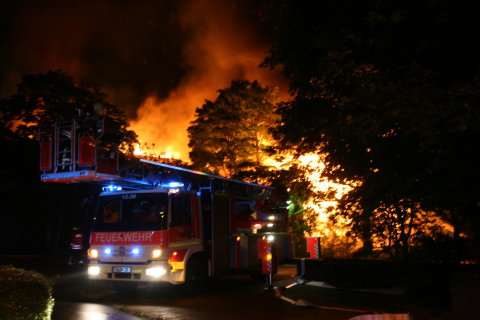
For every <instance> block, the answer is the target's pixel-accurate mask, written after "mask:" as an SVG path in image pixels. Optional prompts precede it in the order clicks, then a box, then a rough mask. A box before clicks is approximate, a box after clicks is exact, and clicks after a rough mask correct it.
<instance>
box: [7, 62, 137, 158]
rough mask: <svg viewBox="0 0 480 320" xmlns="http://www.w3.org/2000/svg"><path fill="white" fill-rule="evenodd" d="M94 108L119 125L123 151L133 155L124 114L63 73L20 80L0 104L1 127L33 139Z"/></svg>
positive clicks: (133, 136)
mask: <svg viewBox="0 0 480 320" xmlns="http://www.w3.org/2000/svg"><path fill="white" fill-rule="evenodd" d="M94 104H97V105H98V106H101V107H102V108H103V111H102V112H103V114H106V115H108V116H109V117H111V118H113V119H114V120H116V121H118V122H119V123H120V124H121V125H122V128H123V129H122V130H123V131H124V133H125V143H126V147H127V148H126V149H128V150H129V151H130V152H133V145H132V144H133V143H135V142H136V134H135V133H134V132H133V131H129V130H127V127H128V126H129V124H128V121H127V118H126V115H125V113H124V112H123V111H120V110H119V109H117V108H116V107H115V106H114V105H112V104H110V103H109V102H108V99H107V95H106V94H105V93H103V92H101V91H100V89H99V88H98V87H97V86H93V87H87V86H82V85H79V84H77V83H75V82H74V81H73V78H72V77H71V76H69V75H68V74H67V73H66V72H64V71H62V70H58V71H48V72H43V73H38V74H30V75H27V76H23V77H22V82H21V83H20V84H18V85H17V92H16V93H15V94H13V95H11V96H10V97H9V98H6V99H2V100H0V123H1V124H2V125H3V126H4V127H6V128H8V129H11V130H13V131H14V132H15V133H16V134H17V135H19V136H20V137H30V138H36V137H37V135H38V132H39V131H38V130H39V126H40V130H42V128H46V129H45V130H48V128H52V127H53V124H54V123H55V122H56V121H67V120H71V119H73V118H74V117H77V116H78V115H79V113H87V112H90V113H93V112H94V110H93V109H94ZM42 133H44V132H42Z"/></svg>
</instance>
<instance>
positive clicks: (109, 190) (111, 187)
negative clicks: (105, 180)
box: [102, 185, 122, 192]
mask: <svg viewBox="0 0 480 320" xmlns="http://www.w3.org/2000/svg"><path fill="white" fill-rule="evenodd" d="M102 191H103V192H114V191H122V187H119V186H114V185H110V186H107V187H103V188H102Z"/></svg>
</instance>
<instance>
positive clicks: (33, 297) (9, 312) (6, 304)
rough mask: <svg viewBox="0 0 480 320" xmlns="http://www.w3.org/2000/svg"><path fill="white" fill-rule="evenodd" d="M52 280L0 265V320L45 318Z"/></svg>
mask: <svg viewBox="0 0 480 320" xmlns="http://www.w3.org/2000/svg"><path fill="white" fill-rule="evenodd" d="M52 292H53V283H52V282H51V281H50V280H48V279H47V278H46V277H45V276H44V275H42V274H40V273H38V272H35V271H27V270H23V269H18V268H15V267H12V266H0V320H49V319H50V316H51V314H52V311H53V305H54V299H53V297H52Z"/></svg>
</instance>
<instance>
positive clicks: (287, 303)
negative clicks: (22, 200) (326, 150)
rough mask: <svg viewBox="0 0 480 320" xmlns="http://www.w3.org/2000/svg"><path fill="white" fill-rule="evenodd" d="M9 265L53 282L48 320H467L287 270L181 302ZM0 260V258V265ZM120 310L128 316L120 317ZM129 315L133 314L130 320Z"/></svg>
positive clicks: (223, 282) (50, 262)
mask: <svg viewBox="0 0 480 320" xmlns="http://www.w3.org/2000/svg"><path fill="white" fill-rule="evenodd" d="M10 260H11V261H10V262H12V264H14V265H17V266H19V267H24V268H26V269H33V270H37V271H40V272H42V273H44V274H46V275H47V276H48V277H51V278H52V279H54V281H55V292H54V297H55V300H56V304H55V308H54V313H53V316H52V320H87V319H88V320H104V319H105V320H107V319H108V320H120V319H122V320H137V319H145V317H148V318H149V319H155V320H159V319H161V320H173V319H175V320H203V319H209V320H220V319H222V320H223V319H232V320H236V319H238V320H240V319H241V320H243V319H249V320H256V319H258V320H260V319H262V320H265V319H267V320H268V319H275V320H279V319H284V320H290V319H292V320H293V319H303V320H310V319H329V320H348V319H351V318H353V317H355V316H361V315H367V314H382V313H384V314H385V313H389V314H405V313H408V314H410V315H411V317H412V319H421V320H426V319H435V320H437V319H438V320H460V319H461V320H473V319H476V317H468V316H459V315H452V314H450V313H448V304H445V302H444V301H436V300H435V299H428V297H419V296H407V295H385V294H374V293H367V292H361V293H360V292H347V291H342V290H338V289H333V288H327V287H317V286H312V285H306V284H296V283H295V276H296V269H295V267H293V266H284V267H282V268H279V274H278V275H276V276H275V278H274V285H275V286H277V287H279V288H284V287H289V286H290V287H289V288H288V289H286V290H280V289H279V290H265V287H266V286H265V283H264V282H263V281H254V280H252V279H250V278H249V277H247V276H226V277H220V278H218V279H212V280H211V281H210V282H209V287H208V289H207V290H206V292H205V293H204V294H202V295H200V296H197V297H184V296H183V295H181V294H180V293H179V292H178V291H177V290H175V288H174V287H170V286H161V287H160V286H158V285H147V286H141V287H140V288H139V289H138V290H137V291H136V292H135V294H134V295H131V296H121V295H119V294H118V293H116V292H115V291H114V290H113V288H111V287H110V286H109V285H108V284H106V283H103V282H99V283H96V284H95V283H92V282H91V281H88V280H87V277H86V274H85V267H83V266H77V267H73V268H66V267H65V265H64V261H63V260H64V258H59V259H51V258H48V259H47V258H45V257H39V258H35V259H27V260H21V259H20V260H19V259H16V260H15V259H13V260H12V259H10ZM1 263H2V259H1V257H0V264H1ZM121 310H126V311H128V312H129V313H130V314H127V313H125V312H122V311H121ZM132 314H136V316H135V315H132Z"/></svg>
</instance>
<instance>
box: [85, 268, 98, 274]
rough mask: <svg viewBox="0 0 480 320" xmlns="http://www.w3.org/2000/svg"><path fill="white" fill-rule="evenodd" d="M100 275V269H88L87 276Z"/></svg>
mask: <svg viewBox="0 0 480 320" xmlns="http://www.w3.org/2000/svg"><path fill="white" fill-rule="evenodd" d="M99 273H100V267H88V274H92V275H97V274H99Z"/></svg>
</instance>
